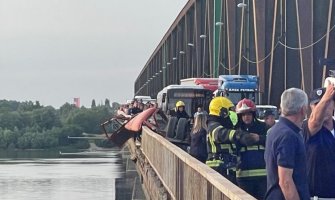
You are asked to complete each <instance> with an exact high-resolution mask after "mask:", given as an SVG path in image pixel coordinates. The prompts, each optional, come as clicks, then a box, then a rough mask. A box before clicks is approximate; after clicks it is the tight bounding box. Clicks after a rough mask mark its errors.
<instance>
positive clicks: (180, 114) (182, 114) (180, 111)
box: [168, 101, 190, 119]
mask: <svg viewBox="0 0 335 200" xmlns="http://www.w3.org/2000/svg"><path fill="white" fill-rule="evenodd" d="M168 114H169V115H171V116H173V117H177V118H178V119H180V118H186V119H189V118H190V116H189V115H188V114H187V112H186V111H185V103H184V102H183V101H177V103H176V108H175V109H174V110H170V111H169V113H168Z"/></svg>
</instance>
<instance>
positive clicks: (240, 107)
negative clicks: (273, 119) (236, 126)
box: [236, 98, 256, 114]
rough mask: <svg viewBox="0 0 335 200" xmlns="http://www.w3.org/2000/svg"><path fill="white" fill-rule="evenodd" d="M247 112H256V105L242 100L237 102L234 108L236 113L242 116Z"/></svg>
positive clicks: (248, 100) (247, 100)
mask: <svg viewBox="0 0 335 200" xmlns="http://www.w3.org/2000/svg"><path fill="white" fill-rule="evenodd" d="M248 112H256V105H255V103H254V102H253V101H251V100H250V99H246V98H244V99H242V100H241V101H239V102H238V104H237V106H236V113H237V114H242V113H248Z"/></svg>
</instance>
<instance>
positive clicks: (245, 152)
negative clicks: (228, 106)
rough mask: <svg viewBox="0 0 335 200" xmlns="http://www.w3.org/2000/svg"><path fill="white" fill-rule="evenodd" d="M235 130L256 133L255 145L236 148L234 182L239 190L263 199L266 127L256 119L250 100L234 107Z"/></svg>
mask: <svg viewBox="0 0 335 200" xmlns="http://www.w3.org/2000/svg"><path fill="white" fill-rule="evenodd" d="M236 113H237V115H238V119H239V120H238V121H239V122H238V124H237V126H236V127H237V130H241V131H247V132H249V133H256V134H258V135H259V136H260V137H259V138H260V140H259V142H258V143H257V144H254V145H239V146H237V158H238V159H237V160H238V164H237V167H236V168H237V169H236V181H237V184H238V186H239V187H240V188H242V189H243V190H245V191H246V192H248V193H249V194H251V195H253V196H254V197H255V198H257V199H263V197H264V194H265V192H266V170H265V161H264V151H265V148H264V147H265V139H266V132H267V126H266V124H265V123H264V122H261V121H259V120H258V119H257V118H256V106H255V104H254V102H253V101H252V100H250V99H243V100H241V101H239V102H238V104H237V106H236Z"/></svg>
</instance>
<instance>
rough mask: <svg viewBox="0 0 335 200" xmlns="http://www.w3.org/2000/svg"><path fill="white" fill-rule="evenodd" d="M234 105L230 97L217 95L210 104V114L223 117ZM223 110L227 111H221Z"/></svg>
mask: <svg viewBox="0 0 335 200" xmlns="http://www.w3.org/2000/svg"><path fill="white" fill-rule="evenodd" d="M232 107H234V104H233V103H232V102H231V101H230V100H229V99H228V98H226V97H221V96H219V97H215V98H214V99H212V101H211V102H210V104H209V114H210V115H215V116H218V117H223V116H225V115H227V114H228V113H229V110H230V108H232ZM222 108H224V109H222ZM223 111H224V112H225V113H221V112H223Z"/></svg>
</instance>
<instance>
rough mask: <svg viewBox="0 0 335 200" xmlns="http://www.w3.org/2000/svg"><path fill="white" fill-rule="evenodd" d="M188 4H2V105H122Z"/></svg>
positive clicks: (105, 0) (133, 0)
mask: <svg viewBox="0 0 335 200" xmlns="http://www.w3.org/2000/svg"><path fill="white" fill-rule="evenodd" d="M186 3H187V0H140V1H139V0H0V99H7V100H16V101H29V100H31V101H40V103H41V104H42V105H44V106H47V105H51V106H53V107H55V108H59V107H60V106H61V105H63V104H64V103H66V102H69V103H72V102H73V98H74V97H80V99H81V105H83V106H85V107H90V106H91V102H92V99H95V101H96V103H97V104H99V103H100V102H104V101H105V99H106V98H108V99H110V101H111V102H114V101H116V102H125V101H126V100H127V99H131V98H132V96H133V91H134V88H133V85H134V81H135V79H136V77H137V76H138V74H139V72H140V71H141V70H142V68H143V66H144V64H145V63H146V62H147V60H148V59H149V57H150V55H151V54H152V52H153V51H154V49H155V47H156V46H157V45H158V43H159V42H160V40H161V39H162V38H163V36H164V34H165V33H166V31H167V30H168V28H169V27H170V25H171V24H172V23H173V21H174V19H175V18H176V17H177V15H178V13H179V12H180V11H181V9H182V8H183V6H184V5H185V4H186Z"/></svg>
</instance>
